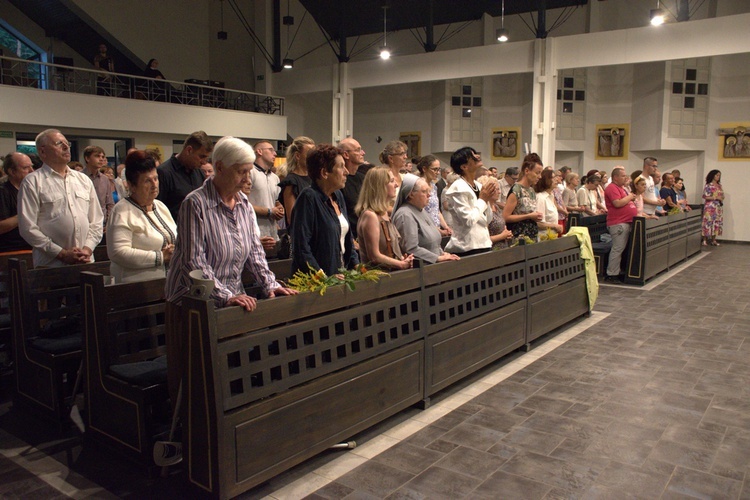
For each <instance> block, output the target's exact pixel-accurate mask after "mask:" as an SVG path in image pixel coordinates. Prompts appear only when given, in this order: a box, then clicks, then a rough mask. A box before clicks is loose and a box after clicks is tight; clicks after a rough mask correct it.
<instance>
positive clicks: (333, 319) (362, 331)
mask: <svg viewBox="0 0 750 500" xmlns="http://www.w3.org/2000/svg"><path fill="white" fill-rule="evenodd" d="M420 319H421V304H420V294H419V292H412V293H408V294H405V295H400V296H395V297H392V298H388V299H385V300H380V301H377V302H372V303H369V304H363V305H360V306H356V307H353V308H349V309H346V310H343V311H339V312H336V313H333V314H326V315H323V316H320V317H316V318H311V319H308V320H304V321H301V322H298V323H289V324H287V325H284V326H278V327H274V328H273V329H272V330H270V331H267V332H255V333H249V334H246V335H243V336H239V337H237V338H235V339H232V340H228V341H226V342H222V343H221V344H220V346H219V359H221V360H222V363H223V366H221V368H220V371H221V375H222V380H221V384H222V390H223V400H224V408H225V410H229V409H232V408H236V407H238V406H241V405H243V404H247V403H250V402H252V401H255V400H258V399H260V398H263V397H267V396H270V395H271V394H275V393H278V392H281V391H283V390H286V389H289V388H290V387H293V386H296V385H299V384H302V383H304V382H307V381H310V380H312V379H314V378H317V377H320V376H322V375H324V374H326V373H330V372H333V371H336V370H339V369H342V368H345V367H347V366H351V365H353V364H355V363H358V362H360V361H363V360H365V359H368V358H371V357H374V356H377V355H379V354H382V353H384V352H387V351H390V350H392V349H395V348H396V347H399V346H401V345H404V344H407V343H409V342H412V341H415V340H418V339H419V338H421V336H422V333H423V331H422V328H423V326H422V325H421V323H420ZM248 337H253V338H255V339H256V340H257V341H256V342H253V343H249V342H248ZM248 345H250V347H248ZM243 346H244V347H243Z"/></svg>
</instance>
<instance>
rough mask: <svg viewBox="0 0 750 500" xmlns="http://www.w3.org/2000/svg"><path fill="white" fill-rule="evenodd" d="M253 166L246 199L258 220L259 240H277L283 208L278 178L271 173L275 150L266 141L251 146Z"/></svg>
mask: <svg viewBox="0 0 750 500" xmlns="http://www.w3.org/2000/svg"><path fill="white" fill-rule="evenodd" d="M253 150H255V164H254V168H253V170H252V171H251V172H250V179H251V180H252V182H253V185H252V187H251V188H250V194H249V195H248V199H249V200H250V204H251V205H252V206H253V210H255V216H256V217H257V219H258V229H260V236H261V238H268V237H271V238H273V239H274V241H277V240H278V239H279V231H278V226H277V222H278V221H279V220H281V219H282V218H284V207H283V206H282V205H281V203H279V201H278V198H279V176H278V175H276V174H275V173H274V172H273V164H274V160H276V149H275V148H274V147H273V145H272V144H271V143H270V142H268V141H259V142H256V143H255V146H253Z"/></svg>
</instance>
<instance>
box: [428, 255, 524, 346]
mask: <svg viewBox="0 0 750 500" xmlns="http://www.w3.org/2000/svg"><path fill="white" fill-rule="evenodd" d="M426 293H427V307H428V315H429V325H430V333H431V332H433V331H437V330H443V329H445V328H449V327H451V326H453V325H456V324H458V323H462V322H464V321H466V320H469V319H471V318H475V317H477V316H480V315H482V314H485V313H488V312H490V311H493V310H495V309H498V308H500V307H502V306H504V305H507V304H510V303H511V302H515V301H517V300H521V299H524V298H526V274H525V266H524V263H523V262H520V263H518V264H513V265H510V266H506V267H501V268H497V269H492V270H490V271H487V272H485V273H480V274H477V275H474V276H469V277H466V278H463V279H459V280H455V281H450V282H448V283H442V284H440V285H436V286H434V287H430V288H428V289H427V290H426Z"/></svg>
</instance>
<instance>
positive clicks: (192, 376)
mask: <svg viewBox="0 0 750 500" xmlns="http://www.w3.org/2000/svg"><path fill="white" fill-rule="evenodd" d="M588 311H589V308H588V297H587V294H586V281H585V276H584V266H583V261H582V260H581V258H580V248H579V247H578V244H577V240H576V239H575V238H573V237H570V238H561V239H559V240H554V241H549V242H544V243H538V244H534V245H529V246H519V247H515V248H510V249H505V250H500V251H497V252H488V253H485V254H479V255H474V256H471V257H466V258H463V259H461V260H460V261H455V262H446V263H441V264H436V265H430V266H425V267H423V268H418V269H412V270H408V271H399V272H395V273H393V274H392V275H391V276H390V277H387V278H383V279H382V280H381V281H380V282H378V283H362V284H358V285H357V288H356V290H355V291H353V292H352V291H349V290H346V289H345V288H344V287H343V286H338V287H333V288H329V289H328V291H327V292H326V294H325V295H324V296H323V297H321V296H320V295H319V294H317V293H303V294H300V295H298V296H293V297H279V298H274V299H271V300H263V301H259V302H258V306H257V309H256V310H255V311H254V312H252V313H246V312H244V310H242V309H240V308H238V307H229V308H224V309H216V308H215V307H214V303H213V301H209V300H201V299H198V298H195V297H188V296H186V297H185V298H184V299H183V303H182V311H181V317H182V321H183V324H182V329H183V331H184V335H185V338H186V340H187V345H186V346H185V350H184V352H183V357H182V365H183V367H184V371H183V374H182V375H183V376H182V384H183V389H184V401H185V403H184V404H183V413H182V415H183V425H184V427H183V436H184V439H183V456H184V461H183V462H184V464H185V466H186V469H187V479H188V480H189V482H190V483H191V484H192V485H194V486H195V487H196V488H197V489H198V490H200V491H202V492H203V493H207V494H209V495H211V496H214V497H219V498H229V497H233V496H237V495H239V494H241V493H242V492H244V491H247V490H249V489H250V488H252V487H253V486H255V485H257V484H259V483H261V482H263V481H266V480H268V479H270V478H271V477H273V476H275V475H277V474H279V473H281V472H283V471H285V470H287V469H289V468H290V467H292V466H294V465H296V464H298V463H300V462H302V461H303V460H305V459H307V458H309V457H311V456H313V455H315V454H317V453H320V452H321V451H323V450H325V449H327V448H328V447H330V446H331V445H333V444H335V443H337V442H340V441H343V440H346V439H348V438H350V437H351V436H352V435H354V434H356V433H357V432H360V431H362V430H364V429H366V428H367V427H369V426H371V425H373V424H375V423H377V422H379V421H382V420H383V419H385V418H387V417H388V416H390V415H392V414H394V413H396V412H398V411H400V410H402V409H404V408H406V407H408V406H410V405H413V404H416V403H420V404H423V405H426V404H428V403H429V398H430V396H431V395H433V394H434V393H435V392H437V391H439V390H441V389H443V388H445V387H447V386H448V385H450V384H452V383H454V382H455V381H457V380H459V379H461V378H463V377H465V376H466V375H468V374H470V373H473V372H474V371H476V370H478V369H479V368H481V367H482V366H485V365H487V364H488V363H490V362H492V361H494V360H496V359H498V358H500V357H502V356H503V355H505V354H507V353H509V352H511V351H513V350H514V349H517V348H519V347H522V346H524V345H526V344H528V343H529V342H531V341H533V340H534V339H537V338H539V337H540V336H542V335H544V334H545V333H548V332H550V331H552V330H554V329H555V328H557V327H559V326H561V325H563V324H565V323H567V322H569V321H571V320H572V319H574V318H576V317H579V316H581V315H584V314H587V313H588ZM186 409H189V410H186Z"/></svg>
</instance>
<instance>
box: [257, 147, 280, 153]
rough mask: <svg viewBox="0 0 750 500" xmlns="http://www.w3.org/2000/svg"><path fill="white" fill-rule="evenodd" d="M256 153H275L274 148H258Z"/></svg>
mask: <svg viewBox="0 0 750 500" xmlns="http://www.w3.org/2000/svg"><path fill="white" fill-rule="evenodd" d="M258 151H273V152H274V153H275V152H276V148H258Z"/></svg>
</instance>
